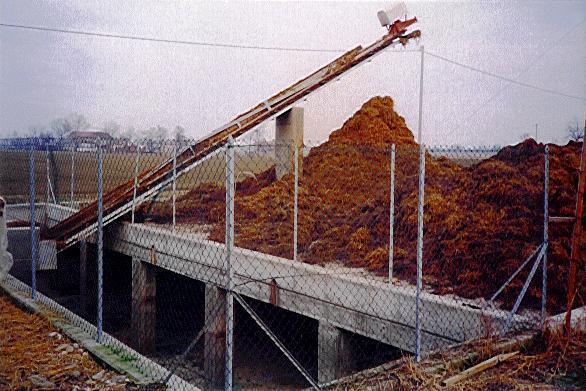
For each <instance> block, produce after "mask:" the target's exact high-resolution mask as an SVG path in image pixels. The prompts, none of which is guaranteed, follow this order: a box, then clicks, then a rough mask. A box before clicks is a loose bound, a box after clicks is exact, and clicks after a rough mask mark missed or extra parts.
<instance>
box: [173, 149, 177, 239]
mask: <svg viewBox="0 0 586 391" xmlns="http://www.w3.org/2000/svg"><path fill="white" fill-rule="evenodd" d="M176 200H177V140H175V142H174V143H173V231H175V224H176V222H177V220H176V217H175V212H176V209H175V201H176Z"/></svg>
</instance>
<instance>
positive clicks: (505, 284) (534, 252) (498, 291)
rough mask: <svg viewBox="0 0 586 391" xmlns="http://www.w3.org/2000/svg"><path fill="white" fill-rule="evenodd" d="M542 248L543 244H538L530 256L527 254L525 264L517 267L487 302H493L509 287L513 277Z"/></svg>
mask: <svg viewBox="0 0 586 391" xmlns="http://www.w3.org/2000/svg"><path fill="white" fill-rule="evenodd" d="M542 247H543V243H542V244H540V245H539V246H537V248H536V249H535V250H533V252H532V253H531V254H529V256H528V257H527V259H526V260H525V262H523V263H522V264H521V266H519V267H518V268H517V270H515V272H514V273H513V274H511V276H510V277H509V278H508V279H507V281H505V283H504V284H503V285H501V287H500V288H499V289H498V290H497V291H496V292H495V293H494V295H492V297H491V298H490V299H489V300H488V301H494V300H495V299H496V298H497V296H498V295H500V294H501V292H502V291H503V289H505V288H506V287H507V285H509V283H510V282H511V281H513V278H515V276H516V275H517V274H519V272H520V271H521V270H523V269H524V268H525V266H526V265H527V264H528V263H529V261H531V259H532V258H533V257H534V256H535V254H537V253H538V252H539V251H541V248H542Z"/></svg>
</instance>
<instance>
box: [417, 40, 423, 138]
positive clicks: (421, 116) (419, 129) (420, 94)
mask: <svg viewBox="0 0 586 391" xmlns="http://www.w3.org/2000/svg"><path fill="white" fill-rule="evenodd" d="M419 49H420V50H421V70H420V71H419V124H418V127H417V142H418V143H419V144H420V145H423V139H422V138H423V135H422V134H421V124H422V122H423V59H424V57H425V48H424V45H421V47H420V48H419Z"/></svg>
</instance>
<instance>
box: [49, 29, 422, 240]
mask: <svg viewBox="0 0 586 391" xmlns="http://www.w3.org/2000/svg"><path fill="white" fill-rule="evenodd" d="M420 35H421V32H420V31H418V30H416V31H414V32H412V33H410V34H407V35H403V36H400V35H398V34H396V35H389V34H387V35H385V36H383V37H382V38H381V39H379V40H377V41H376V42H375V43H373V44H372V45H370V46H368V47H366V48H362V47H361V46H358V47H356V48H354V49H352V50H350V51H349V52H347V53H345V54H344V55H342V56H340V57H338V58H337V59H336V60H334V61H332V62H331V63H329V64H328V65H326V66H324V67H322V68H320V69H318V70H317V71H316V72H314V73H312V74H311V75H309V76H308V77H306V78H304V79H302V80H300V81H298V82H297V83H294V84H293V85H291V86H290V87H288V88H286V89H284V90H283V91H281V92H279V93H277V94H276V95H274V96H272V97H271V98H269V99H266V100H263V102H262V103H260V104H258V105H257V106H255V107H253V108H252V109H250V110H248V111H247V112H245V113H243V114H241V115H239V116H237V117H236V118H234V119H233V120H232V121H230V122H229V123H228V124H226V125H224V126H222V127H221V128H219V129H217V130H216V131H215V132H214V133H213V134H212V135H211V136H209V137H207V138H205V139H203V140H201V141H199V142H197V143H196V144H194V145H191V146H189V147H187V148H185V149H184V150H183V151H181V152H180V153H179V154H178V155H177V156H176V162H177V168H176V170H177V175H178V176H179V175H182V174H183V173H185V172H187V171H189V170H190V169H191V168H192V167H193V166H194V165H195V164H196V163H197V162H198V161H200V160H201V159H203V158H204V157H206V156H208V155H209V154H211V153H212V152H214V151H216V150H218V149H220V148H222V147H223V146H224V145H225V143H226V142H227V140H228V137H229V136H232V137H234V138H236V137H238V136H241V135H242V134H244V133H246V132H247V131H249V130H251V129H253V128H254V127H256V126H257V125H259V124H260V123H262V122H264V121H266V120H267V119H270V118H271V117H272V116H274V115H277V114H278V113H280V112H281V111H283V110H285V109H287V108H288V107H290V106H292V105H293V104H295V103H296V102H297V101H299V100H301V99H302V98H304V97H306V96H307V95H309V94H310V93H312V92H313V91H315V90H317V89H319V88H321V87H322V86H324V85H326V84H327V83H329V82H331V81H332V80H335V79H337V78H338V77H340V76H341V75H342V74H344V73H345V72H347V71H349V70H350V69H352V68H354V67H356V66H357V65H359V64H361V63H363V62H364V61H366V60H368V59H369V58H371V57H372V56H374V55H375V54H377V53H379V52H380V51H382V50H384V49H386V48H388V47H390V46H391V45H393V44H396V43H398V42H399V39H401V43H402V42H405V40H409V39H411V38H417V37H419V36H420ZM267 103H268V104H267ZM172 168H173V159H169V160H167V161H165V162H163V163H161V164H160V165H158V166H157V167H155V168H153V169H150V170H146V171H144V172H142V173H141V174H140V175H139V176H138V178H137V186H136V196H137V197H139V196H142V195H144V194H147V193H148V192H149V191H153V189H157V187H158V186H159V187H160V186H163V185H165V184H166V182H168V181H169V180H170V176H171V175H172ZM134 185H135V184H134V179H132V180H129V181H127V182H125V183H123V184H121V185H119V186H118V187H116V188H114V189H113V190H112V191H110V192H109V193H108V194H106V195H104V218H105V223H106V224H107V223H108V222H111V221H112V220H114V219H116V218H118V217H119V216H121V215H122V214H124V211H125V207H126V206H128V210H130V208H131V205H132V199H133V196H134V187H135V186H134ZM95 221H96V204H95V203H92V204H90V205H88V206H87V207H85V208H83V209H81V210H80V211H79V212H77V213H75V214H74V215H72V216H70V217H69V218H67V219H65V220H63V221H62V222H60V223H58V224H56V225H55V226H53V227H51V228H48V229H45V230H43V232H41V237H42V238H43V239H46V240H56V241H57V245H58V248H59V249H60V250H62V249H64V248H67V247H69V246H71V245H72V244H74V243H75V242H77V241H78V240H79V236H80V235H81V234H82V233H84V234H90V233H92V232H93V230H94V229H93V225H94V224H95Z"/></svg>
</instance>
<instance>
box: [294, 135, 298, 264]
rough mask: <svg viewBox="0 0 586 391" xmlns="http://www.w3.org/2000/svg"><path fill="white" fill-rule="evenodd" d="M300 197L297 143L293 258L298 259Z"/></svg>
mask: <svg viewBox="0 0 586 391" xmlns="http://www.w3.org/2000/svg"><path fill="white" fill-rule="evenodd" d="M298 197H299V147H298V146H297V145H295V186H294V193H293V260H294V261H297V234H298V231H297V213H298V207H299V205H298Z"/></svg>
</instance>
